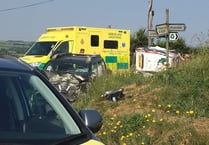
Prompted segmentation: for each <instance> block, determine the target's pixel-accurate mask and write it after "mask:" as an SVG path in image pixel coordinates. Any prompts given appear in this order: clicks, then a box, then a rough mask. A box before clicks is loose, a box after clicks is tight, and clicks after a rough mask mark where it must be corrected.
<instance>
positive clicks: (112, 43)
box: [104, 40, 118, 49]
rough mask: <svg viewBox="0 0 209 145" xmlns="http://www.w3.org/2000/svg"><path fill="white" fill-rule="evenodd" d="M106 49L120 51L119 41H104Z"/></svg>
mask: <svg viewBox="0 0 209 145" xmlns="http://www.w3.org/2000/svg"><path fill="white" fill-rule="evenodd" d="M104 48H106V49H118V41H113V40H104Z"/></svg>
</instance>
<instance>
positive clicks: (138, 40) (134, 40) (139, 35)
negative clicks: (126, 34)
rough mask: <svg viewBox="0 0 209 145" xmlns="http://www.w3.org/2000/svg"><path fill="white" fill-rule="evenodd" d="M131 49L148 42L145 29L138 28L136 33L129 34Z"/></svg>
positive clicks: (145, 44)
mask: <svg viewBox="0 0 209 145" xmlns="http://www.w3.org/2000/svg"><path fill="white" fill-rule="evenodd" d="M130 43H131V51H132V52H133V50H134V49H135V48H137V47H144V46H147V44H148V38H147V35H146V34H145V29H142V28H141V29H139V30H138V31H137V32H136V33H134V34H133V35H131V42H130Z"/></svg>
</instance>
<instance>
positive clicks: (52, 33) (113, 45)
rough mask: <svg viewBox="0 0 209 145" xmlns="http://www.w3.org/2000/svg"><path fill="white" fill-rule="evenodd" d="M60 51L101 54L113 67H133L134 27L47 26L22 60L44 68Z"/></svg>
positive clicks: (114, 69) (109, 65) (124, 68)
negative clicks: (132, 40) (131, 35)
mask: <svg viewBox="0 0 209 145" xmlns="http://www.w3.org/2000/svg"><path fill="white" fill-rule="evenodd" d="M58 53H84V54H100V55H101V56H102V58H103V59H104V61H105V63H106V65H107V68H109V69H110V70H112V71H116V70H129V69H130V30H128V29H112V28H94V27H84V26H69V27H53V28H47V29H46V32H45V33H44V34H42V35H41V36H40V37H39V38H38V40H37V41H36V42H35V43H34V45H33V46H32V47H31V48H30V49H29V50H28V51H27V52H26V53H25V55H24V56H23V57H22V58H21V59H22V60H24V61H25V62H27V63H29V64H31V65H33V66H37V67H39V68H40V69H43V67H44V65H45V64H46V63H47V62H48V61H49V60H50V58H51V57H52V56H53V55H55V54H58Z"/></svg>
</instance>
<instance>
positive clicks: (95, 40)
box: [91, 35, 99, 46]
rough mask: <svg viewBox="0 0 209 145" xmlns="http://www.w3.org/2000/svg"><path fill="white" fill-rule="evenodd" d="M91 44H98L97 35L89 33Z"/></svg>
mask: <svg viewBox="0 0 209 145" xmlns="http://www.w3.org/2000/svg"><path fill="white" fill-rule="evenodd" d="M91 46H99V36H98V35H91Z"/></svg>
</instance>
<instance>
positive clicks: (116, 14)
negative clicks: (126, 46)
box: [0, 0, 209, 45]
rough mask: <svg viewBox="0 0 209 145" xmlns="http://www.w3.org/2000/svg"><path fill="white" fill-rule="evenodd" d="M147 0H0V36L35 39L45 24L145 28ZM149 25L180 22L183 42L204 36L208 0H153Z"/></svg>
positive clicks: (208, 24) (208, 23)
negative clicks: (167, 13) (182, 26)
mask: <svg viewBox="0 0 209 145" xmlns="http://www.w3.org/2000/svg"><path fill="white" fill-rule="evenodd" d="M148 7H149V4H148V0H1V2H0V19H1V21H0V34H1V35H0V40H22V41H36V39H38V37H39V36H40V34H42V33H44V32H45V30H46V28H48V27H55V26H56V27H57V26H89V27H108V25H111V27H112V28H117V29H130V30H131V34H135V33H136V32H137V31H138V30H139V29H145V30H147V26H148ZM152 9H153V10H154V17H153V21H152V24H153V29H155V26H156V25H159V24H163V23H165V21H166V14H165V11H166V9H169V23H183V24H185V25H186V30H185V31H179V32H178V33H179V36H180V37H182V38H183V39H185V41H186V43H187V44H191V45H193V43H195V39H194V38H195V36H201V37H204V38H205V37H208V36H207V35H208V33H209V18H208V15H209V0H153V6H152Z"/></svg>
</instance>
